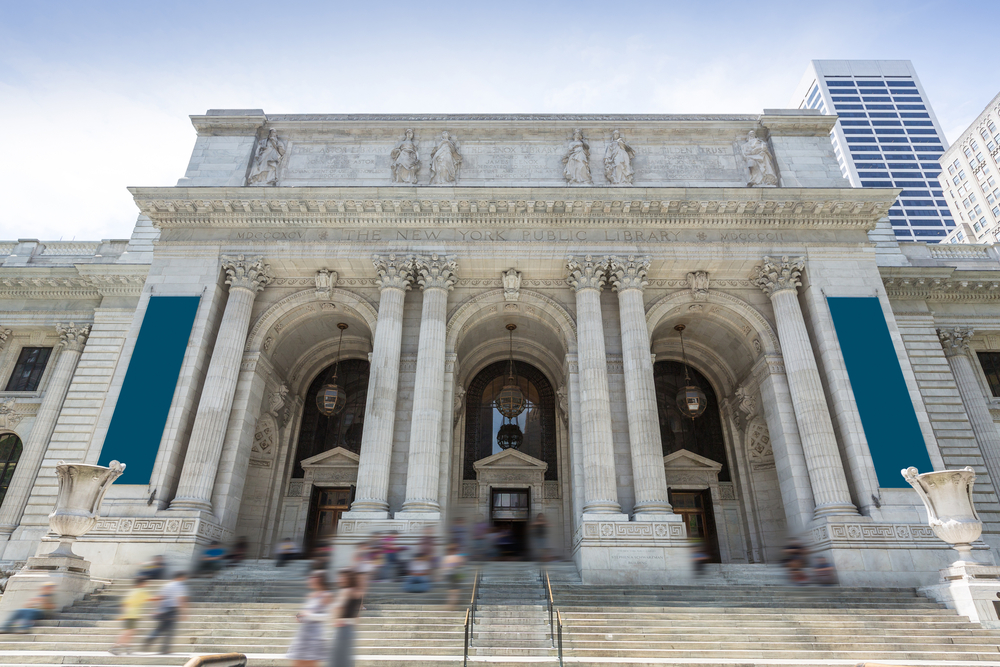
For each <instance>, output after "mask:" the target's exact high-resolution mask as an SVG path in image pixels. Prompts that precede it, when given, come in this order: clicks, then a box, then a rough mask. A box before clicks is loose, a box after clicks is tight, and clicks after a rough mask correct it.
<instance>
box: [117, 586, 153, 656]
mask: <svg viewBox="0 0 1000 667" xmlns="http://www.w3.org/2000/svg"><path fill="white" fill-rule="evenodd" d="M149 599H150V595H149V586H147V580H146V579H144V578H142V577H138V578H136V580H135V582H134V584H133V588H132V590H131V591H129V594H128V595H126V596H125V599H124V600H123V601H122V613H121V615H120V616H119V617H118V620H120V621H121V622H122V631H121V634H119V635H118V638H117V639H116V640H115V644H114V646H112V647H111V648H110V649H108V652H109V653H111V654H112V655H122V654H123V653H124V654H125V655H128V654H129V647H130V646H131V644H132V637H133V636H134V635H135V631H136V629H138V627H139V621H141V620H142V612H143V611H144V610H145V609H146V605H147V604H149Z"/></svg>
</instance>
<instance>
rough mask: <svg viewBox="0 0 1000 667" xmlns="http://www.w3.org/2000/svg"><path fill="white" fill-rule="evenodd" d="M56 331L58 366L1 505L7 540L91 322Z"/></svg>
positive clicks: (0, 533)
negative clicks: (57, 335)
mask: <svg viewBox="0 0 1000 667" xmlns="http://www.w3.org/2000/svg"><path fill="white" fill-rule="evenodd" d="M56 332H58V334H59V339H60V340H59V345H58V347H59V353H58V356H56V359H55V366H54V367H53V369H52V374H51V376H50V377H49V381H48V386H47V387H46V388H45V395H44V396H42V404H41V405H40V406H39V407H38V415H37V416H36V417H35V423H34V425H32V427H31V432H30V433H29V434H28V437H27V438H26V439H25V441H24V446H23V447H22V450H21V458H20V460H19V461H18V462H17V467H16V468H15V470H14V476H13V477H11V480H10V486H9V487H8V488H7V495H6V496H4V499H3V504H2V505H0V536H3V538H4V539H6V538H7V537H9V536H10V534H11V533H12V532H13V531H14V529H15V528H17V526H18V524H19V523H20V522H21V515H22V514H24V508H25V507H26V506H27V504H28V498H29V496H31V490H32V488H33V487H34V485H35V478H36V477H38V471H39V470H40V469H41V467H42V461H43V460H44V459H45V453H46V452H47V451H48V448H49V440H50V439H51V438H52V433H53V431H55V428H56V422H57V421H58V420H59V413H60V412H62V407H63V402H64V401H65V400H66V394H67V393H68V392H69V385H70V383H71V382H72V381H73V374H74V373H75V372H76V365H77V363H78V362H79V361H80V355H81V354H83V347H84V345H86V344H87V336H89V335H90V325H89V324H85V325H83V326H76V324H74V323H72V322H70V323H69V324H59V325H56Z"/></svg>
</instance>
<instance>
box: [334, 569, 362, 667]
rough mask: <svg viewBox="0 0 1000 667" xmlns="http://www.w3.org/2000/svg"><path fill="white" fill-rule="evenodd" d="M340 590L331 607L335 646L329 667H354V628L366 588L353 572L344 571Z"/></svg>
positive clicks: (341, 574) (339, 582)
mask: <svg viewBox="0 0 1000 667" xmlns="http://www.w3.org/2000/svg"><path fill="white" fill-rule="evenodd" d="M337 583H338V585H339V587H340V590H339V591H338V592H337V598H336V600H334V603H333V605H332V606H331V620H332V622H333V645H332V647H331V649H332V650H331V652H330V661H329V662H328V663H327V667H354V626H355V624H356V623H357V622H358V616H360V615H361V601H362V599H363V598H364V594H365V588H364V583H363V582H362V580H361V578H360V577H358V575H357V573H356V572H354V571H353V570H344V571H342V572H341V573H340V576H339V577H338V582H337Z"/></svg>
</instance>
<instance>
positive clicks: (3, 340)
mask: <svg viewBox="0 0 1000 667" xmlns="http://www.w3.org/2000/svg"><path fill="white" fill-rule="evenodd" d="M12 333H14V332H13V331H11V330H10V329H4V328H3V327H0V350H2V349H3V346H4V345H6V344H7V339H8V338H10V336H11V334H12Z"/></svg>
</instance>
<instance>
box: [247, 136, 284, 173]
mask: <svg viewBox="0 0 1000 667" xmlns="http://www.w3.org/2000/svg"><path fill="white" fill-rule="evenodd" d="M284 157H285V147H284V145H283V144H282V143H281V142H280V141H278V131H277V130H274V129H272V130H271V131H270V132H268V133H267V138H266V139H264V140H263V141H261V142H260V146H258V147H257V154H256V155H255V156H254V158H253V166H252V167H251V168H250V175H249V176H248V177H247V185H277V184H278V167H279V166H281V160H282V158H284Z"/></svg>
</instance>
